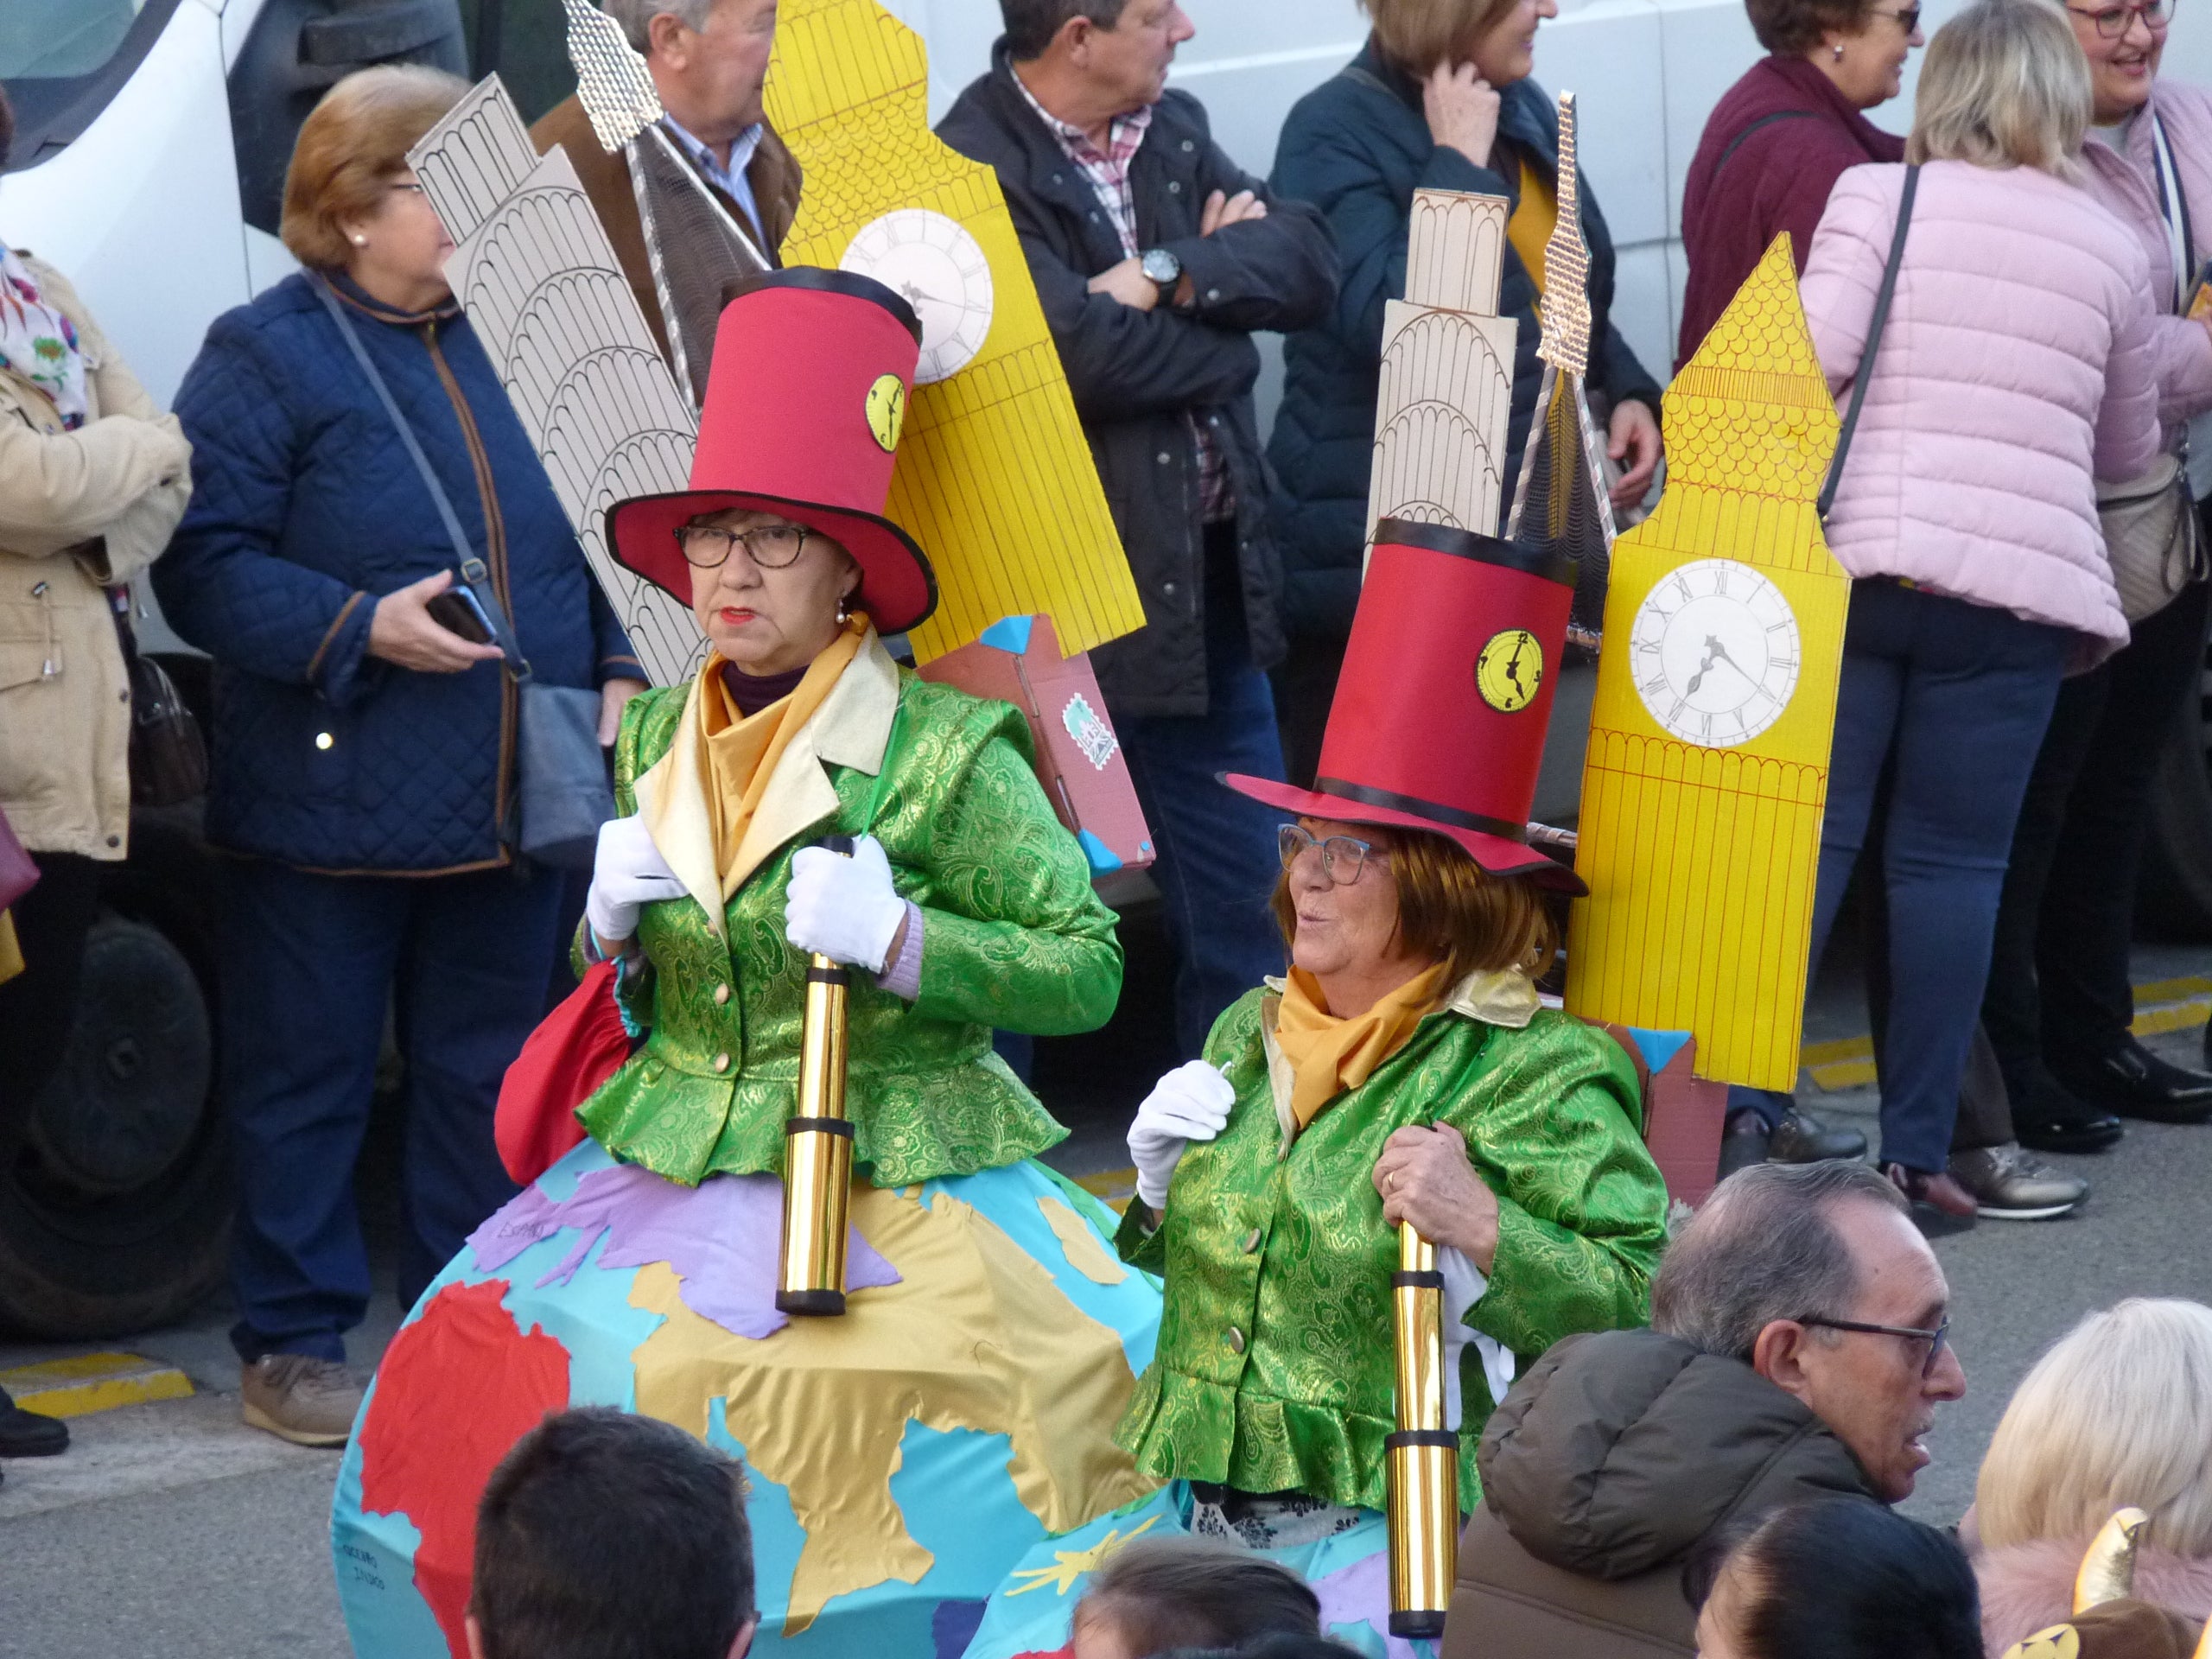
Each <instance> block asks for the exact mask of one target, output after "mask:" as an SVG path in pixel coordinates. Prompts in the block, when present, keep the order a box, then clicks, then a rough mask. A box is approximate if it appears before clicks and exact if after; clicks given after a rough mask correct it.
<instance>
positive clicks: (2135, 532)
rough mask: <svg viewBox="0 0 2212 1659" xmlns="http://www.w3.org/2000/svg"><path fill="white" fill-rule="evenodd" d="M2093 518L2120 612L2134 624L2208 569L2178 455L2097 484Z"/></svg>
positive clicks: (2162, 458) (2186, 481) (2149, 614)
mask: <svg viewBox="0 0 2212 1659" xmlns="http://www.w3.org/2000/svg"><path fill="white" fill-rule="evenodd" d="M2097 518H2098V521H2099V523H2101V524H2102V525H2103V526H2104V532H2105V553H2106V555H2107V556H2108V557H2109V558H2110V559H2111V561H2112V584H2113V587H2114V588H2117V589H2118V590H2119V593H2120V613H2121V614H2122V615H2123V616H2125V617H2126V619H2127V620H2128V622H2129V623H2130V624H2131V625H2133V624H2134V623H2137V622H2140V621H2142V620H2144V619H2145V617H2148V616H2153V615H2155V614H2157V613H2158V612H2160V611H2162V610H2164V609H2165V607H2167V606H2168V605H2170V604H2171V603H2172V602H2173V601H2174V600H2175V599H2176V598H2177V597H2178V596H2179V595H2180V593H2181V590H2182V589H2183V588H2186V587H2188V586H2189V584H2190V583H2191V582H2202V581H2203V580H2204V577H2205V575H2206V573H2207V565H2206V561H2205V549H2204V538H2203V537H2202V534H2201V533H2200V532H2199V531H2198V529H2197V524H2196V506H2195V504H2194V503H2193V502H2192V501H2191V500H2190V495H2189V474H2188V470H2187V468H2186V467H2184V466H2183V463H2182V458H2181V457H2180V456H2179V455H2160V456H2159V457H2158V460H2157V461H2153V462H2152V465H2151V469H2150V470H2149V471H2148V472H2146V473H2144V474H2140V475H2139V476H2138V477H2135V478H2131V479H2127V480H2124V481H2122V482H2120V483H2118V484H2099V485H2098V486H2097Z"/></svg>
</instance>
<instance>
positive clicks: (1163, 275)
mask: <svg viewBox="0 0 2212 1659" xmlns="http://www.w3.org/2000/svg"><path fill="white" fill-rule="evenodd" d="M1137 269H1138V270H1141V271H1142V272H1144V274H1145V276H1146V277H1148V278H1149V279H1150V280H1151V281H1152V282H1154V283H1156V284H1157V285H1158V286H1159V289H1160V298H1161V299H1163V300H1166V299H1173V297H1174V295H1175V284H1176V283H1179V282H1180V281H1182V279H1183V262H1182V261H1181V260H1180V259H1178V258H1177V257H1175V256H1174V255H1173V254H1172V253H1170V252H1168V251H1167V250H1166V249H1165V248H1147V249H1146V250H1145V252H1144V257H1142V258H1141V259H1139V260H1138V261H1137Z"/></svg>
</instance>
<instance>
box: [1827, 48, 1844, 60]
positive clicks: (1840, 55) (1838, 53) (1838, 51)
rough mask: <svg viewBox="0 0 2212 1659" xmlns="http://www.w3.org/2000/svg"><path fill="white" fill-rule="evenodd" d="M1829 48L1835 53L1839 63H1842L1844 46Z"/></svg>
mask: <svg viewBox="0 0 2212 1659" xmlns="http://www.w3.org/2000/svg"><path fill="white" fill-rule="evenodd" d="M1828 50H1829V51H1831V52H1833V53H1834V54H1835V60H1836V61H1837V62H1838V63H1841V62H1842V61H1843V48H1841V47H1840V46H1832V47H1830V48H1828Z"/></svg>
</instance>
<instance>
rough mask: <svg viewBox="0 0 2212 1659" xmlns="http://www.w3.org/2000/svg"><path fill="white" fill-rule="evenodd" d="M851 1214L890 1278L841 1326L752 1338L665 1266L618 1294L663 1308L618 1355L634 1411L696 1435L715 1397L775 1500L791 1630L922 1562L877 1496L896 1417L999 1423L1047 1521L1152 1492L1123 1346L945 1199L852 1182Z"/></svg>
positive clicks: (914, 1573) (969, 1210) (889, 1505)
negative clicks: (689, 1293)
mask: <svg viewBox="0 0 2212 1659" xmlns="http://www.w3.org/2000/svg"><path fill="white" fill-rule="evenodd" d="M852 1222H853V1225H854V1226H855V1227H857V1228H858V1229H859V1230H860V1231H861V1236H864V1237H865V1238H866V1239H867V1240H868V1243H870V1244H872V1245H873V1246H874V1248H875V1249H877V1250H878V1251H879V1252H880V1253H881V1254H882V1255H884V1256H885V1257H886V1258H887V1260H888V1261H889V1262H891V1264H892V1266H893V1268H897V1269H898V1272H899V1283H897V1284H895V1285H889V1286H885V1287H880V1288H873V1289H868V1290H861V1291H856V1292H855V1293H854V1294H853V1296H852V1299H851V1302H850V1304H849V1312H848V1313H846V1314H845V1316H844V1317H843V1318H842V1319H794V1320H792V1321H791V1324H789V1325H785V1327H784V1328H783V1329H782V1330H781V1331H779V1332H776V1333H775V1334H774V1335H773V1336H772V1337H769V1338H766V1340H764V1341H755V1340H753V1339H751V1338H745V1337H741V1336H737V1335H735V1334H734V1333H733V1332H728V1331H726V1330H724V1329H723V1328H722V1327H721V1325H716V1324H715V1323H714V1322H713V1321H712V1320H710V1319H702V1317H700V1316H699V1315H698V1314H696V1313H692V1312H691V1311H690V1309H689V1308H688V1307H686V1306H684V1305H683V1299H682V1297H681V1296H680V1295H679V1294H678V1287H679V1282H680V1281H678V1279H677V1274H676V1273H675V1272H674V1270H673V1269H671V1268H669V1267H668V1266H667V1265H666V1264H665V1263H654V1264H652V1265H650V1266H647V1267H645V1268H639V1271H638V1276H637V1279H636V1281H634V1283H633V1284H632V1287H631V1292H630V1300H631V1302H632V1305H633V1306H638V1307H641V1308H646V1309H650V1310H651V1311H652V1312H653V1313H658V1314H660V1315H661V1316H662V1319H663V1323H662V1324H661V1325H660V1326H659V1327H658V1329H656V1330H655V1331H654V1332H653V1334H652V1336H651V1337H649V1338H646V1339H645V1342H644V1343H642V1344H639V1348H638V1349H637V1351H636V1353H635V1355H634V1356H633V1359H634V1363H635V1366H636V1373H637V1388H638V1409H639V1411H640V1412H643V1413H645V1414H647V1415H649V1416H653V1417H658V1418H660V1419H662V1420H663V1421H667V1422H671V1423H674V1424H676V1425H677V1427H681V1428H683V1429H685V1430H687V1431H689V1432H690V1433H693V1434H696V1435H698V1436H700V1437H701V1438H702V1439H704V1438H705V1437H706V1434H707V1431H708V1427H709V1412H710V1411H711V1410H712V1409H713V1408H714V1403H715V1401H716V1400H718V1399H719V1400H721V1402H722V1422H723V1427H725V1428H726V1429H727V1430H728V1433H729V1435H730V1438H731V1439H732V1440H735V1441H737V1443H738V1444H739V1445H741V1446H743V1447H744V1448H745V1452H746V1457H747V1461H748V1462H749V1463H750V1464H751V1465H752V1467H753V1468H754V1469H756V1470H758V1471H760V1476H761V1478H764V1479H766V1480H772V1481H773V1482H775V1483H776V1484H778V1485H779V1486H781V1487H783V1488H784V1489H785V1491H786V1492H787V1493H788V1494H789V1496H790V1498H791V1510H792V1512H793V1514H794V1515H795V1516H796V1517H797V1519H798V1524H799V1526H800V1528H801V1529H803V1530H804V1533H805V1535H806V1542H805V1544H804V1546H803V1547H802V1548H801V1549H800V1551H799V1558H798V1565H797V1567H795V1568H794V1569H793V1571H792V1574H791V1589H790V1595H789V1609H790V1611H788V1613H787V1614H786V1615H785V1623H784V1631H785V1634H786V1635H797V1634H798V1632H799V1631H801V1630H804V1629H805V1628H806V1627H807V1626H808V1625H809V1624H811V1623H813V1621H814V1619H815V1618H816V1616H817V1615H818V1614H819V1613H820V1612H821V1611H822V1609H823V1606H824V1605H827V1604H828V1603H829V1600H830V1599H832V1598H833V1597H836V1596H841V1595H846V1594H849V1593H850V1592H854V1591H856V1590H864V1589H866V1588H868V1586H870V1585H874V1584H881V1583H884V1582H886V1581H887V1580H893V1579H896V1580H900V1581H901V1582H904V1583H907V1584H913V1583H916V1582H918V1581H919V1580H920V1579H921V1577H922V1575H923V1574H924V1573H926V1572H928V1571H929V1568H930V1566H931V1560H932V1559H933V1558H932V1557H931V1554H930V1552H929V1551H928V1550H926V1549H925V1548H923V1547H922V1546H921V1545H920V1544H919V1543H918V1542H917V1541H915V1539H914V1538H913V1536H912V1534H910V1533H909V1532H908V1531H907V1529H906V1520H905V1518H904V1517H903V1516H901V1515H900V1514H899V1506H898V1504H897V1503H896V1502H895V1501H894V1500H893V1497H892V1494H891V1477H892V1476H893V1474H895V1473H897V1472H898V1469H899V1448H900V1444H901V1441H902V1440H904V1438H905V1435H906V1425H907V1423H908V1422H909V1421H913V1422H919V1423H923V1424H925V1425H926V1426H928V1427H931V1428H934V1429H938V1430H950V1429H955V1428H968V1429H974V1430H976V1431H978V1432H980V1433H988V1434H1004V1435H1005V1436H1006V1437H1007V1440H1008V1441H1009V1443H1010V1444H1011V1446H1012V1448H1013V1454H1012V1458H1011V1460H1010V1464H1009V1467H1008V1475H1009V1478H1010V1479H1011V1480H1012V1482H1013V1485H1014V1491H1015V1494H1016V1495H1017V1496H1018V1497H1020V1501H1021V1503H1022V1504H1023V1505H1024V1506H1025V1507H1026V1508H1027V1510H1029V1512H1030V1513H1031V1514H1033V1515H1034V1516H1036V1517H1037V1518H1038V1520H1039V1522H1042V1523H1043V1524H1044V1526H1045V1528H1046V1530H1048V1531H1051V1532H1065V1531H1067V1530H1069V1529H1072V1528H1075V1527H1079V1526H1082V1525H1084V1523H1085V1522H1090V1521H1092V1520H1095V1519H1096V1518H1097V1517H1098V1516H1102V1515H1104V1514H1107V1513H1109V1511H1111V1510H1116V1509H1119V1508H1120V1507H1122V1505H1123V1504H1125V1503H1132V1502H1134V1501H1135V1500H1136V1499H1138V1498H1141V1497H1144V1496H1145V1495H1146V1494H1147V1493H1148V1492H1150V1491H1153V1490H1154V1482H1152V1481H1150V1480H1148V1479H1147V1478H1145V1477H1144V1476H1142V1475H1141V1474H1139V1473H1138V1472H1137V1470H1136V1467H1135V1465H1134V1464H1133V1463H1132V1462H1131V1461H1130V1460H1129V1457H1128V1453H1127V1452H1123V1451H1122V1450H1121V1449H1120V1448H1119V1447H1118V1446H1116V1445H1115V1444H1114V1443H1113V1440H1112V1439H1111V1438H1110V1437H1111V1433H1112V1430H1113V1426H1114V1424H1116V1422H1118V1421H1121V1416H1122V1410H1123V1408H1125V1407H1126V1406H1127V1405H1128V1400H1129V1395H1130V1392H1131V1391H1132V1389H1134V1388H1135V1384H1136V1379H1135V1376H1133V1375H1132V1374H1131V1372H1130V1370H1129V1365H1128V1357H1127V1356H1126V1354H1124V1352H1123V1351H1122V1341H1121V1338H1119V1337H1118V1336H1116V1334H1115V1333H1114V1332H1113V1331H1112V1330H1111V1329H1109V1327H1108V1326H1106V1325H1102V1324H1100V1323H1099V1322H1098V1321H1097V1320H1096V1319H1091V1318H1090V1316H1089V1315H1088V1314H1085V1313H1083V1312H1082V1310H1080V1309H1079V1308H1077V1306H1075V1304H1074V1303H1072V1302H1071V1301H1070V1300H1068V1299H1067V1297H1066V1296H1065V1294H1063V1293H1062V1292H1061V1290H1060V1288H1059V1287H1058V1285H1056V1284H1055V1283H1054V1282H1053V1281H1052V1274H1050V1273H1049V1272H1048V1271H1046V1268H1044V1267H1043V1266H1041V1265H1040V1264H1039V1262H1036V1261H1035V1260H1034V1259H1033V1257H1031V1256H1030V1255H1027V1253H1026V1252H1025V1251H1023V1250H1022V1249H1021V1248H1020V1246H1019V1245H1017V1244H1015V1243H1014V1241H1013V1240H1012V1239H1010V1238H1008V1237H1007V1235H1006V1234H1005V1233H1004V1232H1002V1231H1001V1230H999V1228H998V1227H997V1226H996V1225H995V1224H993V1223H991V1222H990V1221H988V1219H986V1218H985V1217H982V1216H981V1215H979V1214H978V1213H977V1212H976V1210H975V1209H974V1207H973V1206H971V1205H967V1204H964V1203H963V1202H961V1201H960V1200H959V1199H957V1198H952V1197H950V1195H948V1194H946V1193H943V1192H939V1193H938V1194H936V1195H935V1196H934V1197H933V1198H931V1200H930V1201H929V1202H928V1203H926V1204H925V1203H922V1202H919V1201H918V1200H917V1199H916V1198H914V1197H913V1196H912V1195H911V1190H910V1191H909V1192H885V1191H882V1190H880V1189H878V1188H875V1187H872V1186H868V1185H855V1186H854V1188H853V1191H852ZM1072 1259H1073V1256H1072V1253H1071V1260H1072ZM1078 1265H1080V1264H1079V1263H1078Z"/></svg>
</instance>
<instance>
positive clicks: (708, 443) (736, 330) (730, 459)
mask: <svg viewBox="0 0 2212 1659" xmlns="http://www.w3.org/2000/svg"><path fill="white" fill-rule="evenodd" d="M921 337H922V326H921V324H920V323H919V322H918V321H917V320H916V319H915V316H914V313H913V311H912V308H910V307H909V306H908V305H907V304H906V301H904V300H902V299H900V298H899V296H898V295H896V294H894V293H893V292H892V291H891V290H890V289H887V288H886V287H884V286H883V284H882V283H878V282H874V281H872V280H870V279H869V278H868V277H859V276H855V275H854V274H852V273H851V272H849V271H842V270H817V269H815V268H814V267H812V266H810V265H794V266H791V267H788V268H786V269H785V270H776V271H771V272H770V273H768V275H766V277H761V278H760V280H759V281H757V282H755V283H751V284H749V285H748V286H747V287H746V288H745V289H742V290H741V291H740V292H739V293H737V294H736V295H735V296H734V297H733V298H732V299H731V300H730V302H729V303H728V305H726V306H724V307H723V308H722V319H721V325H720V327H717V328H716V330H715V358H714V368H713V369H712V371H711V372H709V375H708V377H707V403H706V407H705V409H704V410H702V411H701V413H700V416H699V447H698V449H697V451H696V453H695V454H694V455H693V457H692V461H691V487H690V489H689V490H686V491H683V492H682V493H678V494H675V495H635V496H632V497H631V498H630V499H627V500H626V501H617V502H616V503H615V504H614V505H613V506H611V507H609V508H608V509H607V545H608V546H610V547H612V548H613V550H614V556H615V558H616V560H617V561H619V562H620V563H621V564H623V565H625V566H626V567H627V568H628V569H632V570H634V571H636V572H637V573H638V574H639V575H641V576H643V577H645V580H646V581H648V582H653V583H655V584H656V585H658V586H659V587H662V588H666V589H668V591H669V592H670V593H671V594H675V595H676V596H677V598H678V599H680V600H682V601H683V602H684V604H686V605H687V606H688V605H689V604H690V602H691V573H690V567H689V566H688V565H686V564H685V563H684V562H683V549H682V548H681V547H679V546H678V545H677V540H676V532H677V531H678V530H679V529H681V528H682V527H683V525H684V524H688V523H690V521H691V520H692V519H693V518H697V517H698V516H699V515H700V514H701V513H706V512H721V511H722V510H723V509H725V508H728V507H757V508H760V509H761V510H762V511H764V512H775V513H780V514H781V515H782V516H783V517H785V518H788V519H790V520H791V522H792V523H793V524H804V525H805V526H806V527H807V528H808V529H810V530H817V531H821V532H822V534H823V535H824V536H829V537H834V538H835V539H836V541H837V542H839V543H841V544H842V546H843V547H844V550H846V551H847V552H848V553H849V554H851V555H852V556H853V559H854V562H855V563H857V564H858V565H859V566H860V568H861V585H860V591H859V594H858V595H857V599H856V603H857V604H858V606H859V607H860V608H861V609H862V610H865V611H866V612H867V613H868V615H869V616H870V617H871V618H873V619H874V622H875V626H876V627H877V629H878V630H879V631H880V632H884V633H904V632H906V630H907V629H909V628H912V627H913V626H917V625H918V624H919V623H920V622H922V621H923V620H925V619H926V618H927V617H928V615H929V613H931V611H933V610H935V609H936V608H937V577H936V575H935V574H934V573H933V572H932V571H931V569H930V562H929V558H928V556H927V555H925V553H924V552H923V551H922V550H921V549H920V548H919V547H918V546H916V545H915V543H914V538H913V537H911V536H909V535H907V534H906V531H903V530H901V529H899V526H898V525H896V524H893V523H892V522H891V521H890V520H889V519H888V518H885V517H884V516H883V504H884V499H885V498H886V497H887V495H888V494H889V493H890V491H891V467H892V463H893V461H895V460H896V459H897V454H898V448H899V428H900V427H901V425H902V424H904V423H905V419H906V397H907V394H908V393H909V392H910V391H912V389H913V383H914V364H915V360H916V359H917V358H918V356H919V354H920V351H921Z"/></svg>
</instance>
